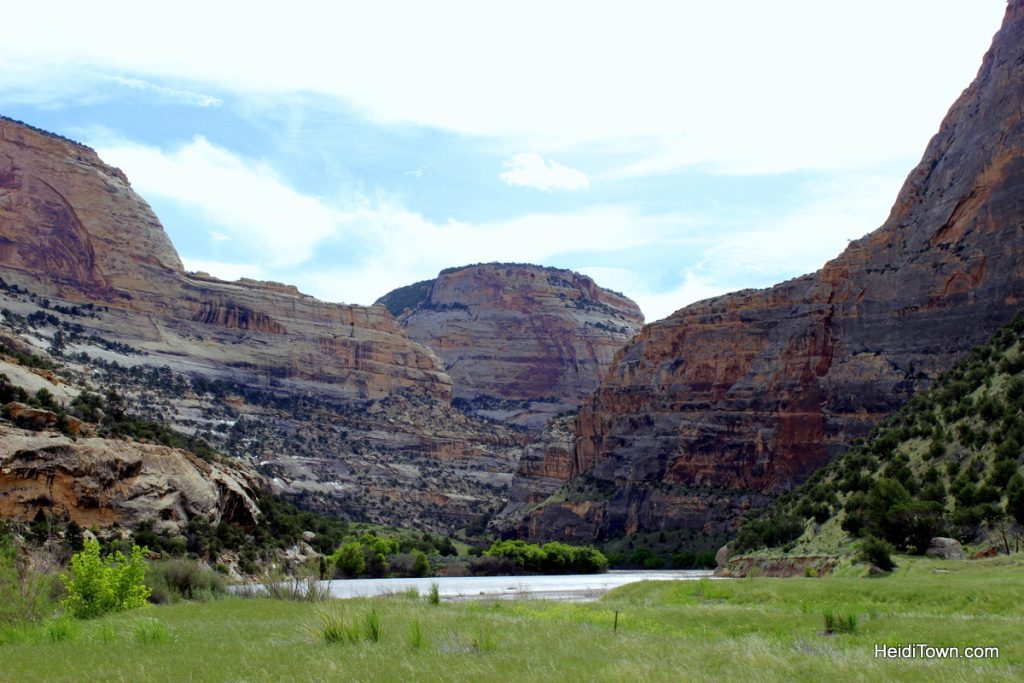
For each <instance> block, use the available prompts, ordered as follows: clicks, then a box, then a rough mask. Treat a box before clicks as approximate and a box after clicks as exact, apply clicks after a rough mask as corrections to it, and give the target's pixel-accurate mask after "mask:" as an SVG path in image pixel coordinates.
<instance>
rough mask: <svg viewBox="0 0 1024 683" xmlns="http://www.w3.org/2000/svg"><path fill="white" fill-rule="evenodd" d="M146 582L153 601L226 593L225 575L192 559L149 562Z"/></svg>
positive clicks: (188, 598) (209, 596)
mask: <svg viewBox="0 0 1024 683" xmlns="http://www.w3.org/2000/svg"><path fill="white" fill-rule="evenodd" d="M146 585H147V586H149V588H150V591H151V594H150V596H149V601H150V602H152V603H155V604H161V603H165V602H177V601H178V600H209V599H211V598H214V597H217V596H222V595H224V594H226V593H227V586H226V583H225V581H224V577H223V576H221V575H220V574H218V573H217V572H215V571H213V570H211V569H208V568H207V567H206V566H204V565H203V564H201V563H199V562H197V561H195V560H186V559H171V560H159V561H157V562H150V563H149V567H147V569H146Z"/></svg>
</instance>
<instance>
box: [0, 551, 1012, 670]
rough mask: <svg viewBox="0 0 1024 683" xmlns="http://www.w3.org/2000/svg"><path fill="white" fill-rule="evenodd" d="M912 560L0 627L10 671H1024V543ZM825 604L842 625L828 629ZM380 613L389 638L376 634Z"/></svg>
mask: <svg viewBox="0 0 1024 683" xmlns="http://www.w3.org/2000/svg"><path fill="white" fill-rule="evenodd" d="M897 561H898V563H899V565H900V568H899V570H898V571H897V572H895V573H894V574H892V575H889V576H884V577H881V578H862V577H860V576H857V577H852V576H840V577H835V576H833V577H828V578H792V579H772V578H755V579H749V578H748V579H737V580H730V581H714V580H709V579H704V580H696V581H685V582H684V581H647V582H640V583H632V584H629V585H626V586H623V587H620V588H616V589H613V590H611V591H610V592H609V593H608V594H606V595H605V596H603V597H602V598H600V599H599V600H596V601H594V602H589V603H566V602H559V601H551V600H517V601H507V600H496V599H484V600H471V601H466V602H445V601H442V602H441V603H440V604H436V605H435V604H430V603H429V601H427V600H426V599H425V598H424V597H422V596H413V594H412V593H411V592H408V593H401V592H399V593H396V594H393V595H390V596H388V597H375V598H355V599H351V600H338V601H328V602H326V603H318V604H305V603H294V602H281V601H271V600H266V599H240V598H230V599H223V600H215V601H211V602H207V603H179V604H176V605H170V606H166V607H155V608H150V609H144V610H135V611H133V612H128V613H122V614H117V615H111V616H108V617H104V618H102V619H98V620H93V621H86V622H71V625H70V626H68V627H67V629H66V630H61V629H59V628H50V629H45V628H37V629H35V630H23V631H21V632H18V633H10V632H6V631H0V641H4V642H3V643H2V644H0V672H2V675H0V678H3V679H4V680H17V681H62V680H68V681H71V680H74V681H81V680H104V681H108V680H115V681H116V680H124V681H138V680H145V681H177V680H202V681H238V680H245V681H280V680H297V681H307V680H363V681H392V680H417V681H447V680H459V681H536V680H597V681H602V680H603V681H634V680H644V681H679V680H696V681H704V680H706V681H711V680H715V681H720V680H758V681H773V680H780V681H781V680H787V681H788V680H796V681H804V680H807V681H811V680H836V681H847V680H862V681H874V680H901V681H904V680H909V681H929V682H930V681H935V680H965V679H970V680H972V681H1012V680H1022V679H1024V643H1022V641H1021V640H1020V638H1019V636H1018V634H1019V633H1021V632H1022V630H1024V581H1022V580H1021V578H1020V577H1021V575H1022V573H1024V556H1022V555H1020V554H1017V555H1014V556H1011V557H1005V556H1003V557H999V558H992V559H990V560H976V561H965V562H953V561H947V562H942V561H936V560H925V559H920V558H903V557H900V558H898V560H897ZM516 578H517V577H516ZM514 580H515V578H513V579H511V580H510V581H514ZM509 585H512V584H511V583H510V584H509ZM371 615H372V616H371ZM826 615H831V616H832V620H833V626H837V627H836V628H833V629H829V628H827V627H826ZM325 617H326V618H334V619H335V620H336V623H342V624H344V625H347V626H348V627H351V628H352V629H354V630H352V632H353V633H354V634H355V638H353V639H351V640H349V639H342V640H341V641H340V642H327V640H326V639H325V637H324V634H325V623H328V622H325ZM372 623H376V624H377V628H376V634H377V637H376V638H375V639H374V638H371V637H368V636H367V635H366V633H367V632H368V631H369V630H370V629H369V628H368V627H369V625H370V624H372ZM843 629H846V630H843ZM916 643H924V644H927V645H928V646H931V647H953V648H961V650H960V651H961V652H965V651H966V650H964V648H967V647H991V648H998V657H995V656H994V653H993V652H992V651H989V656H988V657H986V658H980V659H979V658H971V659H968V658H966V657H965V656H962V657H961V658H959V659H951V658H944V659H938V658H925V657H881V656H877V655H876V652H877V650H876V647H879V646H885V647H888V646H892V647H895V646H906V645H908V644H916Z"/></svg>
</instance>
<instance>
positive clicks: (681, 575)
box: [326, 570, 712, 602]
mask: <svg viewBox="0 0 1024 683" xmlns="http://www.w3.org/2000/svg"><path fill="white" fill-rule="evenodd" d="M711 577H712V572H710V571H704V570H679V571H618V570H612V571H609V572H606V573H604V574H562V575H556V576H552V575H540V576H438V577H431V578H424V579H347V580H339V581H327V582H326V583H327V584H328V585H329V586H330V589H331V595H332V596H333V597H336V598H355V597H369V596H374V595H388V594H391V593H404V592H406V591H410V590H412V589H415V590H416V591H418V592H419V593H420V594H421V595H426V594H427V593H429V592H430V585H431V584H433V583H436V584H437V587H438V592H439V593H440V594H441V598H442V599H445V600H472V599H477V598H491V599H502V600H513V599H517V598H541V599H547V600H565V601H575V602H585V601H590V600H596V599H597V598H599V597H600V596H601V595H602V594H604V593H605V592H606V591H608V590H611V589H612V588H617V587H618V586H623V585H625V584H627V583H634V582H636V581H667V580H676V581H679V580H682V581H687V580H690V581H692V580H696V579H703V578H711Z"/></svg>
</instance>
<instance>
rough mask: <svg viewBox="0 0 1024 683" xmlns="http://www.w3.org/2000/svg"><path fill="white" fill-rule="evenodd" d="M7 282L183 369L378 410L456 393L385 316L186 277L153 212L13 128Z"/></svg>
mask: <svg viewBox="0 0 1024 683" xmlns="http://www.w3.org/2000/svg"><path fill="white" fill-rule="evenodd" d="M0 276H2V277H3V278H4V280H6V281H7V282H8V283H14V284H17V285H21V286H23V287H26V288H28V289H30V290H31V291H33V292H36V293H39V294H43V295H46V296H53V297H58V298H60V299H63V300H65V301H71V302H82V303H93V304H99V305H103V306H106V307H108V308H109V309H110V310H109V311H108V312H107V315H105V316H103V317H102V319H98V320H94V321H91V322H90V326H91V327H93V328H94V329H95V330H96V331H97V332H98V333H101V334H103V336H104V337H105V338H108V339H111V340H117V341H121V342H123V343H128V344H130V345H132V346H133V347H135V348H138V349H140V350H144V351H146V352H147V353H148V354H150V356H152V357H153V359H152V360H153V364H156V362H157V360H159V361H160V362H162V363H165V364H167V365H169V366H171V367H173V368H175V369H180V370H182V371H194V372H201V373H202V374H204V375H207V376H222V377H225V378H229V379H231V380H233V381H240V382H242V383H245V384H248V385H251V386H254V387H262V388H268V387H269V388H275V389H280V390H282V391H289V392H298V391H312V392H315V393H319V394H326V395H331V396H335V397H339V398H343V399H374V398H380V397H383V396H387V395H390V394H392V393H394V392H396V391H404V390H410V389H414V390H418V391H422V392H424V393H427V394H429V395H432V396H436V397H437V398H440V399H442V400H447V398H448V397H449V396H450V393H451V382H450V380H449V378H448V376H447V375H446V374H445V373H444V369H443V368H442V366H441V364H440V362H439V361H438V359H437V358H436V356H434V354H433V353H431V352H430V350H429V349H426V348H424V347H422V346H420V345H419V344H416V343H413V342H411V341H410V340H409V339H408V338H407V337H406V335H405V334H404V332H403V331H402V328H401V327H400V326H399V325H398V324H397V323H396V322H395V321H394V319H393V318H392V316H391V315H390V314H389V313H388V312H387V311H386V310H385V309H384V308H383V307H370V308H367V307H363V306H346V305H339V304H330V303H325V302H322V301H319V300H317V299H315V298H313V297H311V296H306V295H303V294H300V293H299V291H298V290H297V289H295V288H294V287H289V286H285V285H280V284H277V283H271V282H257V281H253V280H246V279H243V280H239V281H237V282H223V281H220V280H217V279H214V278H210V277H208V276H203V275H201V274H191V275H190V274H187V273H185V272H184V270H183V268H182V265H181V261H180V259H179V258H178V255H177V253H176V252H175V250H174V247H173V246H172V245H171V242H170V240H169V239H168V238H167V235H166V233H164V231H163V228H162V227H161V225H160V222H159V220H157V218H156V216H155V215H154V214H153V212H152V210H151V209H150V207H149V205H147V204H146V202H145V201H143V200H142V198H141V197H139V196H138V195H137V194H135V192H133V191H132V189H131V187H130V185H129V183H128V179H127V178H126V177H125V176H124V174H123V173H122V172H121V171H120V170H119V169H116V168H113V167H111V166H108V165H107V164H104V163H103V162H102V161H101V160H100V159H99V157H98V156H97V155H96V153H95V152H94V151H93V150H92V149H90V148H88V147H85V146H82V145H79V144H77V143H74V142H71V141H69V140H65V139H63V138H59V137H57V136H53V135H48V134H45V133H43V132H41V131H37V130H35V129H33V128H30V127H28V126H25V125H23V124H19V123H16V122H14V121H11V120H7V119H2V118H0Z"/></svg>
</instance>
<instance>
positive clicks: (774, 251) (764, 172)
mask: <svg viewBox="0 0 1024 683" xmlns="http://www.w3.org/2000/svg"><path fill="white" fill-rule="evenodd" d="M35 4H36V5H38V7H27V6H23V7H20V8H19V10H18V12H16V13H15V12H8V13H6V14H5V19H4V22H3V24H0V113H3V114H6V115H8V116H12V117H14V118H18V119H21V120H24V121H26V122H29V123H31V124H33V125H36V126H39V127H42V128H46V129H50V130H53V131H56V132H59V133H61V134H64V135H66V136H68V137H71V138H74V139H77V140H80V141H82V142H85V143H86V144H89V145H91V146H93V147H95V148H96V149H97V150H98V151H99V153H100V155H101V156H102V157H103V158H104V160H106V161H107V162H109V163H112V164H114V165H117V166H119V167H121V168H122V169H123V170H124V171H125V172H126V173H127V174H128V177H129V178H130V179H131V181H132V184H133V186H134V187H135V189H136V190H137V191H139V192H140V194H142V196H143V197H144V198H145V199H146V200H147V201H149V202H150V204H151V205H152V206H153V208H154V209H155V210H156V212H157V215H158V216H159V217H160V219H161V221H162V222H163V224H164V227H165V229H166V230H167V232H168V233H169V235H170V236H171V239H172V240H173V241H174V243H175V245H176V247H177V248H178V251H179V253H180V254H181V256H182V259H183V260H184V262H185V264H186V267H187V268H189V269H191V270H204V271H207V272H210V273H212V274H214V275H217V276H219V277H224V278H226V279H234V278H237V277H240V276H248V277H254V278H259V279H270V280H278V281H283V282H288V283H291V284H296V285H298V286H299V288H300V289H302V290H303V291H305V292H308V293H310V294H314V295H316V296H318V297H321V298H323V299H327V300H332V301H345V302H350V303H360V304H369V303H372V302H373V301H374V299H376V298H377V297H378V296H380V295H382V294H384V293H386V292H387V291H389V290H391V289H393V288H395V287H398V286H402V285H404V284H409V283H411V282H414V281H417V280H422V279H426V278H430V277H433V276H434V275H436V273H437V271H438V270H440V269H441V268H445V267H449V266H457V265H463V264H466V263H474V262H482V261H518V262H533V263H540V264H543V265H551V266H559V267H565V268H571V269H574V270H577V271H581V272H584V273H587V274H589V275H592V276H593V277H595V278H596V279H597V281H598V282H599V283H600V284H602V285H604V286H606V287H610V288H612V289H616V290H619V291H622V292H624V293H626V294H627V295H629V296H631V297H633V298H634V299H635V300H636V301H637V302H638V303H639V304H640V306H641V308H642V309H643V311H644V313H645V315H646V317H647V319H648V320H655V319H658V318H661V317H664V316H666V315H668V314H670V313H671V312H672V311H674V310H676V309H678V308H681V307H682V306H684V305H686V304H688V303H691V302H693V301H695V300H698V299H701V298H705V297H707V296H712V295H716V294H721V293H724V292H727V291H731V290H734V289H740V288H746V287H763V286H767V285H770V284H772V283H774V282H777V281H780V280H784V279H787V278H790V277H793V276H796V275H800V274H803V273H806V272H811V271H813V270H816V269H817V268H818V267H820V266H821V264H822V263H824V261H826V260H827V259H829V258H831V257H833V256H835V255H836V254H838V253H839V252H840V251H841V250H842V248H843V247H844V246H845V244H846V242H847V241H848V240H849V239H853V238H856V237H860V236H861V235H863V234H865V233H867V232H869V231H871V230H873V229H874V228H876V227H877V226H878V225H879V224H881V223H882V221H883V220H884V219H885V217H886V215H887V214H888V211H889V208H890V206H891V204H892V202H893V200H894V198H895V196H896V193H897V192H898V190H899V187H900V184H901V183H902V181H903V178H904V177H905V175H906V174H907V172H908V171H909V170H910V169H911V168H912V167H913V165H914V164H915V163H916V162H917V161H918V160H919V158H920V156H921V154H922V152H923V151H924V147H925V145H926V144H927V141H928V139H929V138H930V137H931V135H932V134H933V133H934V132H935V131H936V130H937V129H938V125H939V122H940V121H941V119H942V117H943V115H944V114H945V112H946V110H947V109H948V107H949V105H951V104H952V102H953V100H954V99H955V98H956V96H957V95H958V94H959V93H960V91H961V90H962V89H963V88H964V87H966V86H967V85H968V83H969V82H970V81H971V79H972V78H973V77H974V74H975V73H976V72H977V68H978V66H979V64H980V62H981V56H982V54H983V53H984V51H985V50H986V49H987V47H988V45H989V42H990V41H991V36H992V34H993V33H994V32H995V31H996V29H997V28H998V26H999V22H1000V20H1001V17H1002V12H1003V9H1004V7H1005V3H1004V1H1003V0H948V1H942V0H928V1H924V0H900V1H899V2H893V0H886V1H884V2H883V1H880V0H861V1H859V2H855V3H854V2H846V1H843V0H835V1H829V0H815V1H811V0H777V1H775V2H770V3H768V2H756V1H753V0H747V1H744V0H734V1H732V2H728V3H723V2H711V1H708V2H682V1H678V2H637V3H626V2H599V1H596V0H595V1H589V2H569V1H565V2H557V3H552V2H529V1H524V2H516V3H489V2H476V3H459V2H433V1H432V2H429V3H428V2H377V3H352V2H291V3H288V4H284V3H269V2H248V3H243V2H218V3H207V4H206V5H204V4H203V3H198V2H191V1H189V0H185V1H182V2H175V3H168V2H160V3H150V2H134V3H114V2H105V3H104V2H95V3H70V2H69V3H60V2H47V3H35ZM210 5H212V8H211V6H210Z"/></svg>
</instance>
